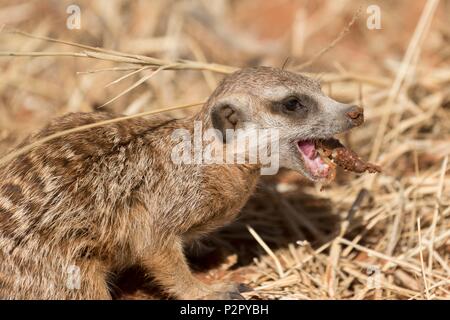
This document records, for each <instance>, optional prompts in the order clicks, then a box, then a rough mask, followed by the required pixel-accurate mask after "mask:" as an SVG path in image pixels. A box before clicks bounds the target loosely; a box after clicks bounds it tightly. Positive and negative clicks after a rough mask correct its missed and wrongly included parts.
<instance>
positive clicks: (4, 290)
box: [0, 68, 320, 299]
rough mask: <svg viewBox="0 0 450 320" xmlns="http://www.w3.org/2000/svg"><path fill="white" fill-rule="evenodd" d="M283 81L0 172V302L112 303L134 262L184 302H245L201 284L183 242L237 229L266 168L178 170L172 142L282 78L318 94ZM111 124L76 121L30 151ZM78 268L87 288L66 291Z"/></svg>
mask: <svg viewBox="0 0 450 320" xmlns="http://www.w3.org/2000/svg"><path fill="white" fill-rule="evenodd" d="M274 72H276V73H279V72H281V71H279V70H274V69H269V68H260V69H249V70H247V71H242V72H240V73H237V74H235V75H232V76H231V77H234V78H231V77H230V78H228V80H225V81H224V82H223V83H222V85H221V86H219V88H218V89H217V90H216V92H215V93H214V94H213V95H212V97H211V98H210V100H209V101H208V103H207V104H206V105H205V106H204V108H203V110H202V111H201V112H200V113H199V114H198V115H196V116H195V117H193V118H187V119H181V120H178V119H168V118H165V117H154V118H151V119H146V118H142V119H135V120H127V121H123V122H118V123H115V124H109V125H104V126H101V127H97V128H92V129H88V130H85V131H82V132H78V133H73V134H69V135H67V136H64V137H60V138H57V139H55V140H53V141H51V142H47V143H45V144H43V145H40V146H38V147H36V148H34V149H33V150H32V151H30V152H29V153H27V154H26V155H23V156H20V157H19V158H17V159H15V160H13V161H12V162H10V163H9V164H8V165H7V166H5V167H3V168H0V298H3V299H110V298H111V296H110V293H109V283H108V281H109V279H110V275H111V274H112V273H113V272H116V271H118V270H121V269H123V268H126V267H128V266H130V265H133V264H141V265H143V266H144V267H145V268H146V270H148V272H149V273H151V274H152V275H153V276H154V277H155V279H156V281H157V282H158V283H159V284H161V286H162V288H164V289H165V290H166V291H167V292H168V293H170V294H171V295H172V296H174V297H176V298H182V299H183V298H205V297H206V298H234V297H238V290H237V287H236V286H234V285H216V286H206V285H205V284H203V283H201V282H200V281H198V280H197V279H196V278H195V277H194V276H193V275H192V274H191V272H190V270H189V267H188V265H187V263H186V260H185V257H184V255H183V244H184V243H185V242H186V241H189V240H191V239H195V238H196V237H198V236H200V235H202V234H205V233H207V232H210V231H211V230H214V229H215V228H218V227H220V226H223V225H224V224H226V223H227V222H229V221H231V220H233V218H234V217H235V216H236V215H237V214H238V212H239V210H240V209H241V208H242V206H243V205H244V204H245V202H246V201H247V199H248V197H249V195H250V194H251V193H252V192H253V190H254V188H255V185H256V183H257V180H258V176H259V166H258V165H176V164H174V163H172V161H170V152H171V150H172V148H173V146H174V144H175V142H174V141H172V139H171V133H172V132H173V130H174V129H179V128H185V129H187V130H189V131H192V130H193V120H194V119H196V120H202V121H203V122H204V124H205V128H207V127H211V126H212V123H211V114H210V113H211V109H212V108H213V107H214V105H215V102H216V101H218V100H220V99H221V98H223V97H226V96H228V95H230V94H235V93H237V92H243V91H245V90H247V91H248V92H251V91H252V90H257V89H258V86H259V83H263V82H264V83H266V84H267V86H275V85H279V83H280V79H279V77H280V76H283V77H285V78H286V79H285V81H284V82H283V81H281V82H283V86H291V87H292V86H293V84H297V85H298V86H299V87H305V88H306V89H307V90H316V91H317V90H320V89H318V88H317V84H315V83H314V82H312V81H310V80H309V81H307V80H305V79H306V78H299V77H300V76H297V75H293V74H290V73H288V72H282V73H281V74H280V75H279V76H277V77H278V78H277V77H275V76H274V75H273V74H274ZM230 79H231V80H230ZM299 81H300V82H301V81H304V83H303V84H302V83H300V82H299ZM244 94H245V92H244ZM257 98H258V97H256V98H252V99H257ZM255 103H256V104H262V105H264V103H263V101H262V102H261V101H259V100H257V102H255ZM267 114H270V112H267ZM256 116H257V117H261V114H258V115H255V117H256ZM113 117H114V115H112V114H108V113H77V114H69V115H66V116H64V117H62V118H59V119H56V120H54V121H52V122H51V123H50V124H49V125H48V126H47V127H46V128H44V129H43V130H41V131H40V132H39V133H37V134H35V135H33V136H32V137H30V138H29V139H27V140H26V141H25V142H24V143H23V145H26V144H28V143H30V142H32V141H35V140H36V139H39V138H42V137H45V136H48V135H50V134H52V133H55V132H58V131H61V130H66V129H70V128H74V127H77V126H80V125H84V124H88V123H93V122H98V121H101V120H106V119H110V118H113ZM71 266H77V267H79V268H80V280H81V283H80V284H81V286H80V288H79V289H70V288H68V286H67V285H66V284H67V281H68V272H69V271H68V270H69V269H70V268H71Z"/></svg>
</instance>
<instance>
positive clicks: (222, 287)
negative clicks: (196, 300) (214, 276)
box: [200, 283, 252, 300]
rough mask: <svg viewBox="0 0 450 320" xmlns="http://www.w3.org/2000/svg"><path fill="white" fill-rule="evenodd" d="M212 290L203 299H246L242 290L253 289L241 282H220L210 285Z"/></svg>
mask: <svg viewBox="0 0 450 320" xmlns="http://www.w3.org/2000/svg"><path fill="white" fill-rule="evenodd" d="M210 290H211V292H210V293H208V294H206V295H204V296H202V297H201V298H200V299H202V300H245V298H244V297H243V296H242V295H241V293H242V292H248V291H251V290H252V289H251V288H250V287H248V286H246V285H244V284H241V283H226V284H223V283H220V284H219V283H218V284H214V285H212V286H210Z"/></svg>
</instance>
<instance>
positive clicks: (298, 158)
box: [205, 67, 364, 182]
mask: <svg viewBox="0 0 450 320" xmlns="http://www.w3.org/2000/svg"><path fill="white" fill-rule="evenodd" d="M205 108H206V110H205V112H207V113H208V114H209V118H210V120H211V123H212V125H213V127H214V128H215V129H218V130H219V131H221V132H222V134H223V136H225V130H227V129H234V130H236V129H239V128H245V127H246V126H247V125H248V124H251V125H253V126H256V127H257V128H264V129H276V130H278V138H279V164H280V166H281V167H285V168H288V169H293V170H295V171H298V172H300V173H301V174H303V175H304V176H306V177H307V178H309V179H311V180H313V181H319V182H320V181H326V180H327V179H328V176H329V174H330V167H329V165H328V164H327V163H326V162H325V161H324V160H323V159H322V157H321V156H320V155H319V154H318V152H317V150H316V147H315V141H316V140H318V139H328V138H331V137H332V136H333V135H335V134H338V133H341V132H343V131H346V130H349V129H351V128H353V127H355V126H359V125H360V124H362V122H363V121H364V119H363V109H362V108H359V107H357V106H353V105H347V104H344V103H340V102H337V101H335V100H333V99H331V98H330V97H328V96H326V95H325V94H323V92H322V91H321V87H320V84H319V83H318V81H316V80H313V79H310V78H308V77H305V76H303V75H300V74H296V73H292V72H288V71H284V70H280V69H275V68H269V67H257V68H247V69H242V70H240V71H237V72H235V73H233V74H231V75H229V76H228V77H226V78H225V79H224V80H223V81H222V83H221V84H220V85H219V86H218V88H217V89H216V90H215V91H214V93H213V94H212V95H211V97H210V99H209V100H208V102H207V104H206V105H205ZM225 143H226V141H225Z"/></svg>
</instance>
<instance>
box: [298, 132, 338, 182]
mask: <svg viewBox="0 0 450 320" xmlns="http://www.w3.org/2000/svg"><path fill="white" fill-rule="evenodd" d="M297 148H298V151H299V153H300V154H301V155H302V157H303V163H304V164H305V168H306V169H307V170H308V171H309V174H310V175H311V176H313V177H314V178H317V179H325V180H332V179H333V178H332V176H333V175H334V171H335V169H334V167H335V166H334V165H333V164H330V163H329V162H330V160H328V158H325V157H322V156H321V154H320V153H319V150H318V148H317V147H316V142H315V141H313V140H300V141H297Z"/></svg>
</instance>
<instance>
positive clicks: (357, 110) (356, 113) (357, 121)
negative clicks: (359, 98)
mask: <svg viewBox="0 0 450 320" xmlns="http://www.w3.org/2000/svg"><path fill="white" fill-rule="evenodd" d="M346 115H347V117H349V118H350V121H351V122H352V124H353V125H354V126H355V127H357V126H359V125H361V124H362V123H363V122H364V109H363V108H361V107H358V106H351V107H350V108H349V111H347V113H346Z"/></svg>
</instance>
